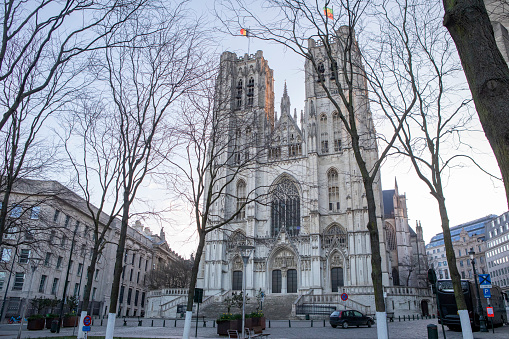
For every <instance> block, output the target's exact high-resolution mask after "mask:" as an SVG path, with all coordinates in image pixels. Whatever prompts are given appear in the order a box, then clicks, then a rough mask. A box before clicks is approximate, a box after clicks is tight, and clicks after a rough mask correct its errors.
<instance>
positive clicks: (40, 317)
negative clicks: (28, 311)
mask: <svg viewBox="0 0 509 339" xmlns="http://www.w3.org/2000/svg"><path fill="white" fill-rule="evenodd" d="M27 319H28V320H32V319H44V316H43V315H42V314H34V315H31V316H29V317H28V318H27Z"/></svg>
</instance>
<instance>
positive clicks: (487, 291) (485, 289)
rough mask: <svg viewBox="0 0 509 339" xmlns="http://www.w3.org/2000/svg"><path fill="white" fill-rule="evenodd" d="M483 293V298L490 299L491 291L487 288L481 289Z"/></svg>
mask: <svg viewBox="0 0 509 339" xmlns="http://www.w3.org/2000/svg"><path fill="white" fill-rule="evenodd" d="M482 291H483V293H484V297H485V298H491V289H489V288H483V289H482Z"/></svg>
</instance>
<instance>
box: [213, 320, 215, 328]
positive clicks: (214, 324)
mask: <svg viewBox="0 0 509 339" xmlns="http://www.w3.org/2000/svg"><path fill="white" fill-rule="evenodd" d="M212 327H213V328H216V321H215V320H214V321H213V322H212Z"/></svg>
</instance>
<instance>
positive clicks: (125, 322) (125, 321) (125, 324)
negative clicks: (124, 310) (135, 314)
mask: <svg viewBox="0 0 509 339" xmlns="http://www.w3.org/2000/svg"><path fill="white" fill-rule="evenodd" d="M124 326H127V320H125V317H124Z"/></svg>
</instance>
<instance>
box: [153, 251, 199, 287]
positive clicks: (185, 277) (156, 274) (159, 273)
mask: <svg viewBox="0 0 509 339" xmlns="http://www.w3.org/2000/svg"><path fill="white" fill-rule="evenodd" d="M193 262H194V260H193V258H191V259H190V260H185V259H183V258H178V260H175V261H171V262H169V263H167V264H165V265H163V266H159V267H157V268H155V269H153V270H150V271H148V273H147V275H146V285H147V288H148V289H149V290H158V289H162V288H186V287H188V286H189V280H190V278H191V268H192V267H193Z"/></svg>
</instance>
